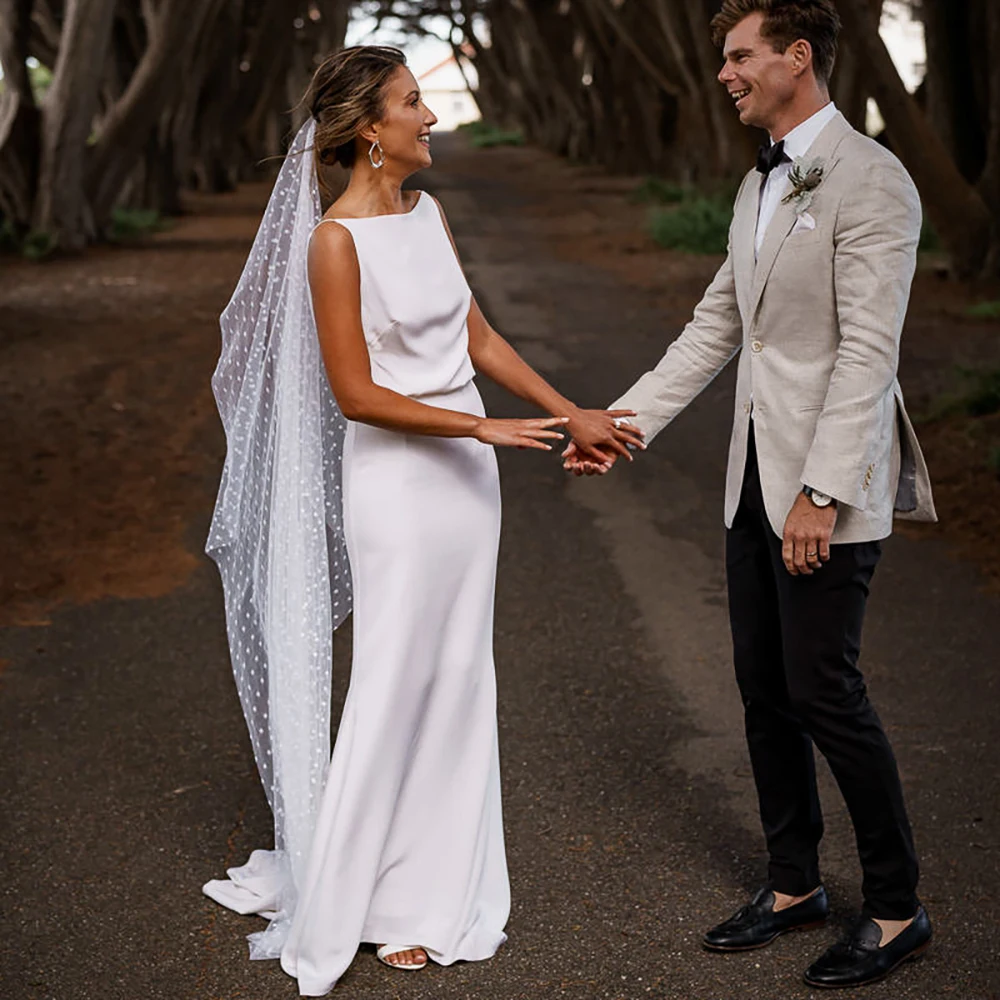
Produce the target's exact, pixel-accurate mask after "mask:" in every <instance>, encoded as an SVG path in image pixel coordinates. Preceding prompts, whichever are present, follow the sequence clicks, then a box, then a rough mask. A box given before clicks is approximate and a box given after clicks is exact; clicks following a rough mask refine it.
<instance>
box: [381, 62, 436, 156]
mask: <svg viewBox="0 0 1000 1000" xmlns="http://www.w3.org/2000/svg"><path fill="white" fill-rule="evenodd" d="M384 101H385V113H384V115H383V117H382V120H381V121H380V122H378V123H376V124H375V125H374V126H373V133H374V134H375V135H376V136H377V137H378V141H379V142H380V143H381V144H382V152H383V154H384V155H385V157H386V159H387V160H388V161H389V162H390V163H391V164H392V166H393V167H394V168H396V169H398V170H401V171H402V172H404V173H412V172H414V171H416V170H422V169H423V168H424V167H429V166H430V165H431V128H432V127H433V126H434V125H436V124H437V118H436V117H435V115H434V112H433V111H431V110H430V108H428V107H427V105H426V104H424V101H423V98H422V97H421V96H420V86H419V84H418V83H417V81H416V78H415V77H414V76H413V74H412V73H411V72H410V71H409V69H408V68H407V67H406V66H400V67H399V69H398V70H396V72H395V73H394V74H393V76H392V77H391V78H390V80H389V82H388V83H387V84H386V86H385V94H384ZM375 156H376V159H377V158H378V152H377V151H376V153H375Z"/></svg>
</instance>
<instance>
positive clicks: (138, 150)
mask: <svg viewBox="0 0 1000 1000" xmlns="http://www.w3.org/2000/svg"><path fill="white" fill-rule="evenodd" d="M202 2H203V0H202ZM198 3H199V0H162V2H161V4H160V6H159V10H158V11H157V13H156V15H155V21H153V22H152V23H148V24H147V30H148V31H149V45H148V46H147V48H146V51H145V53H144V54H143V57H142V60H141V61H140V63H139V65H138V66H137V67H136V70H135V72H134V73H133V74H132V77H131V79H130V80H129V83H128V87H127V88H126V90H125V93H124V94H122V96H121V98H120V100H118V101H117V102H116V104H115V105H114V107H113V108H112V109H111V111H110V112H109V114H108V116H107V118H106V119H105V121H104V123H103V124H102V127H101V130H100V132H99V133H98V136H97V142H96V143H95V145H94V148H93V151H92V155H91V159H90V163H89V164H88V169H87V187H88V191H89V193H90V197H91V204H92V205H93V211H94V217H95V220H96V221H97V223H98V225H101V224H103V223H104V222H105V221H106V220H107V219H108V217H109V216H110V215H111V209H112V208H113V207H114V204H115V199H116V198H117V197H118V192H119V191H120V190H121V187H122V185H123V184H124V183H125V180H126V178H127V177H128V175H129V174H130V173H131V172H132V170H133V169H134V168H135V165H136V164H137V163H138V161H139V158H140V156H141V154H142V150H143V148H144V146H145V145H146V142H147V140H148V139H149V137H150V135H151V134H152V133H153V131H154V129H155V128H156V126H157V124H158V121H159V117H160V114H161V113H162V111H163V108H164V106H165V105H167V104H168V103H169V100H170V97H171V95H172V93H175V92H176V91H177V90H179V88H180V85H181V75H182V73H183V70H184V64H185V59H186V52H187V48H188V46H190V45H191V44H192V40H193V39H195V38H197V23H194V24H192V22H197V20H198V18H197V8H198Z"/></svg>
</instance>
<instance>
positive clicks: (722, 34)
mask: <svg viewBox="0 0 1000 1000" xmlns="http://www.w3.org/2000/svg"><path fill="white" fill-rule="evenodd" d="M751 14H763V15H764V22H763V24H762V25H761V28H760V34H761V38H764V39H766V40H767V41H769V42H770V43H771V46H772V48H773V49H774V51H775V52H784V51H785V50H786V49H787V48H788V46H789V45H791V44H792V43H793V42H796V41H798V40H799V39H800V38H803V39H805V40H806V41H807V42H808V43H809V44H810V45H811V46H812V51H813V71H814V72H815V74H816V79H817V80H819V82H820V83H822V84H824V85H826V84H828V83H829V82H830V77H831V75H832V74H833V64H834V62H835V61H836V59H837V38H838V36H839V35H840V15H839V14H838V13H837V8H836V7H835V6H834V3H833V0H723V4H722V10H720V11H719V13H718V14H716V15H715V17H713V18H712V41H713V42H714V43H715V44H716V45H717V46H718V47H719V48H722V46H723V45H724V44H725V41H726V35H728V34H729V32H730V31H732V30H733V28H735V27H736V25H738V24H739V23H740V21H742V20H744V19H745V18H748V17H749V16H750V15H751Z"/></svg>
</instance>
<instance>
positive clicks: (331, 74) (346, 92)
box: [305, 45, 406, 169]
mask: <svg viewBox="0 0 1000 1000" xmlns="http://www.w3.org/2000/svg"><path fill="white" fill-rule="evenodd" d="M405 65H406V56H404V55H403V53H402V52H400V50H399V49H393V48H389V47H388V46H384V45H356V46H353V47H352V48H348V49H341V50H340V52H336V53H334V54H333V55H332V56H330V57H329V58H327V59H326V60H325V61H324V62H323V64H322V65H321V66H320V67H319V69H317V70H316V73H315V74H314V75H313V78H312V82H311V83H310V84H309V89H308V90H307V91H306V96H305V103H306V105H307V106H308V108H309V111H310V113H311V114H312V116H313V118H314V119H315V120H316V139H315V156H316V163H317V167H318V166H319V165H320V164H322V165H323V166H332V165H333V164H334V163H339V164H340V165H341V166H342V167H346V168H348V169H350V168H351V167H353V166H354V159H355V154H356V148H355V140H356V139H357V136H358V133H359V132H360V131H361V130H362V129H363V128H365V127H366V126H368V125H371V124H372V123H373V122H377V121H378V120H379V119H380V118H382V116H383V114H384V113H385V87H386V84H387V83H388V82H389V80H390V79H391V78H392V76H393V74H394V73H395V72H396V70H398V69H399V67H400V66H405Z"/></svg>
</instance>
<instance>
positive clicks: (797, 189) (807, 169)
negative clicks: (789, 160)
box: [781, 157, 824, 215]
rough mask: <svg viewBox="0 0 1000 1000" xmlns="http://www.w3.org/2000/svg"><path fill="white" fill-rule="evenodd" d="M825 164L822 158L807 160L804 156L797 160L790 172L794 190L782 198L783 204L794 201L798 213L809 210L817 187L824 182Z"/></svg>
mask: <svg viewBox="0 0 1000 1000" xmlns="http://www.w3.org/2000/svg"><path fill="white" fill-rule="evenodd" d="M823 166H824V163H823V161H822V160H809V161H806V160H805V159H804V158H803V157H799V158H798V159H797V160H795V162H794V163H793V164H792V169H791V171H790V172H789V174H788V179H789V181H791V184H792V190H791V191H789V192H788V194H786V195H785V197H784V198H782V199H781V203H782V205H787V204H788V203H789V202H791V201H794V202H795V214H796V215H802V214H803V213H804V212H806V211H808V210H809V206H810V205H811V204H812V200H813V195H814V194H815V193H816V188H818V187H819V186H820V184H822V183H823Z"/></svg>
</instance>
